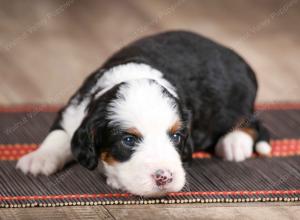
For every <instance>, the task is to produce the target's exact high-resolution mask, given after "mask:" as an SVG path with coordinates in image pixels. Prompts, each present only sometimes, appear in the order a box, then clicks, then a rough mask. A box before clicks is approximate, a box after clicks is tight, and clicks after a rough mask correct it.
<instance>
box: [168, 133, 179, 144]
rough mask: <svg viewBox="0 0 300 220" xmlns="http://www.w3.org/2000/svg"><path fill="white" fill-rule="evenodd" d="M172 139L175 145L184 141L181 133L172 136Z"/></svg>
mask: <svg viewBox="0 0 300 220" xmlns="http://www.w3.org/2000/svg"><path fill="white" fill-rule="evenodd" d="M170 138H171V140H172V142H173V143H174V144H175V145H179V144H180V142H181V139H182V135H181V134H180V133H178V132H177V133H175V134H171V135H170Z"/></svg>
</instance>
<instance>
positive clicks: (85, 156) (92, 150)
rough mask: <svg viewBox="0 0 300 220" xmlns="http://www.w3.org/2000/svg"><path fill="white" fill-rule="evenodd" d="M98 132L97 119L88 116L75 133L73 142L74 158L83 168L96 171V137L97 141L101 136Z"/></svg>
mask: <svg viewBox="0 0 300 220" xmlns="http://www.w3.org/2000/svg"><path fill="white" fill-rule="evenodd" d="M98 130H99V129H98V128H96V121H95V119H94V118H92V117H89V116H87V117H86V118H85V119H84V121H83V122H82V124H81V125H80V127H79V128H78V129H77V130H76V132H75V133H74V135H73V138H72V141H71V149H72V153H73V156H74V157H75V159H76V160H77V161H78V162H79V163H80V164H81V165H82V166H84V167H86V168H88V169H89V170H93V169H95V168H96V167H97V165H98V152H97V149H96V135H97V139H99V138H100V137H99V136H100V135H101V132H98ZM96 133H97V134H96Z"/></svg>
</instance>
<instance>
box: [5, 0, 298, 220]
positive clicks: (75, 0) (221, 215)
mask: <svg viewBox="0 0 300 220" xmlns="http://www.w3.org/2000/svg"><path fill="white" fill-rule="evenodd" d="M299 21H300V3H299V0H266V1H260V0H252V1H246V0H231V1H217V0H202V1H196V0H165V1H148V0H133V1H131V0H118V1H117V0H111V1H104V0H103V1H101V0H89V1H83V0H81V1H80V0H55V1H50V0H49V1H39V0H31V1H26V2H25V1H17V0H0V33H1V34H0V104H19V103H50V104H51V103H63V102H65V101H66V100H67V99H68V98H69V96H70V95H71V94H72V93H73V92H74V91H75V89H76V88H78V86H79V85H80V84H81V82H82V81H83V79H84V78H85V76H87V75H88V74H89V73H90V72H91V71H93V70H94V69H96V68H97V67H99V66H100V65H101V63H102V62H103V61H104V60H105V59H106V58H107V57H108V56H110V55H111V54H112V53H113V52H114V51H116V50H118V49H119V48H121V47H122V46H123V45H125V44H127V43H128V42H130V41H132V40H135V39H137V38H139V37H141V36H144V35H148V34H152V33H156V32H160V31H164V30H169V29H186V30H192V31H195V32H198V33H200V34H203V35H205V36H208V37H210V38H212V39H215V40H216V41H218V42H221V43H223V44H225V45H227V46H230V47H232V48H234V49H235V50H236V51H237V52H239V53H240V54H241V55H242V56H243V57H244V58H245V59H246V60H248V62H249V63H250V64H251V65H252V66H253V68H254V70H255V71H256V73H257V77H258V79H259V84H260V90H259V95H258V101H268V102H276V101H300V61H299V57H300V29H299V23H300V22H299ZM0 190H1V189H0ZM216 206H217V205H210V206H206V205H201V204H194V205H175V206H170V205H168V206H165V205H156V206H154V205H153V206H126V207H125V206H98V207H63V208H46V209H44V208H36V209H26V210H24V209H9V210H0V219H37V216H43V219H52V218H53V219H63V218H65V219H71V218H78V219H85V218H88V219H98V218H100V219H101V218H103V219H105V218H107V219H122V218H125V217H126V218H128V219H134V218H139V219H159V218H164V219H185V218H188V217H193V218H194V219H258V216H259V217H260V218H261V219H275V218H278V219H292V218H293V217H294V218H295V219H296V217H299V216H300V209H299V207H297V206H287V205H286V206H285V205H283V204H280V205H279V206H278V205H276V206H270V205H264V204H263V205H259V204H241V205H239V206H233V207H225V208H223V207H221V206H218V207H216ZM13 214H14V216H13Z"/></svg>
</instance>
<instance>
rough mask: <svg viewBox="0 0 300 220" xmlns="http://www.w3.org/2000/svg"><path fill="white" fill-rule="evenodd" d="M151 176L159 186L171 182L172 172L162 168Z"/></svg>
mask: <svg viewBox="0 0 300 220" xmlns="http://www.w3.org/2000/svg"><path fill="white" fill-rule="evenodd" d="M152 177H153V179H154V181H155V183H156V185H157V186H160V187H162V186H164V185H166V184H168V183H171V182H172V181H173V174H172V172H171V171H169V170H162V169H159V170H156V171H155V172H154V174H153V175H152Z"/></svg>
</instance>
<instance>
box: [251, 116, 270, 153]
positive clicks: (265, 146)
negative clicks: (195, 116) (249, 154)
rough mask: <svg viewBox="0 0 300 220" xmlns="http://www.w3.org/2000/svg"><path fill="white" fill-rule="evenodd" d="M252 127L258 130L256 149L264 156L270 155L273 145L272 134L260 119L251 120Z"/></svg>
mask: <svg viewBox="0 0 300 220" xmlns="http://www.w3.org/2000/svg"><path fill="white" fill-rule="evenodd" d="M251 127H252V128H254V129H255V130H256V134H257V137H256V141H255V151H256V152H257V153H258V154H260V155H263V156H267V155H270V153H271V151H272V147H271V145H270V134H269V131H268V129H267V128H266V127H265V126H264V125H263V124H262V122H261V121H260V120H259V119H256V118H255V119H254V120H252V122H251Z"/></svg>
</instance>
